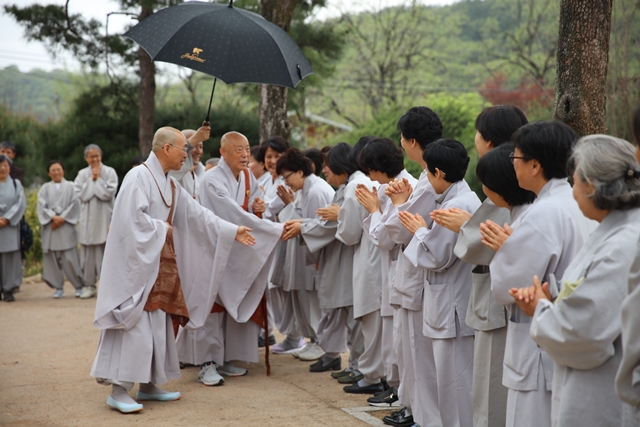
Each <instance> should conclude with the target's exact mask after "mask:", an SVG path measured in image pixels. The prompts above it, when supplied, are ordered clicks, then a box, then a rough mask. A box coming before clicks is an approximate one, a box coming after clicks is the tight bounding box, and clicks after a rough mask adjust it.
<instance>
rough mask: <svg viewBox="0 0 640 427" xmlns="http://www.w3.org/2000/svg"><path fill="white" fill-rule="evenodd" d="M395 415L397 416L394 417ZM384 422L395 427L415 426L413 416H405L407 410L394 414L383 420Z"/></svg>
mask: <svg viewBox="0 0 640 427" xmlns="http://www.w3.org/2000/svg"><path fill="white" fill-rule="evenodd" d="M394 414H395V415H394ZM382 422H383V423H385V424H386V425H389V426H394V427H411V426H412V425H413V416H411V415H409V416H405V410H404V409H402V410H401V411H398V412H393V413H391V415H387V416H385V417H384V418H383V419H382Z"/></svg>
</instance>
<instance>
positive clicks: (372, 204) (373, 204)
mask: <svg viewBox="0 0 640 427" xmlns="http://www.w3.org/2000/svg"><path fill="white" fill-rule="evenodd" d="M356 198H357V199H358V202H360V204H361V205H362V207H364V208H365V210H366V211H367V212H369V213H370V214H372V213H375V212H380V199H378V190H377V189H376V188H375V187H373V190H371V191H369V189H368V188H367V186H366V185H364V184H358V186H357V187H356Z"/></svg>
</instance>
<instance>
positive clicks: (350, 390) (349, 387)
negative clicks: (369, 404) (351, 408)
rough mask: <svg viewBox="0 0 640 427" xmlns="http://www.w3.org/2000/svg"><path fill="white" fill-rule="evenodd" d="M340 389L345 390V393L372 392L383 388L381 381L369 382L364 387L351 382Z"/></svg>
mask: <svg viewBox="0 0 640 427" xmlns="http://www.w3.org/2000/svg"><path fill="white" fill-rule="evenodd" d="M342 389H343V390H344V391H345V393H354V394H374V393H377V392H379V391H383V390H384V388H383V386H382V383H378V384H369V385H366V386H364V387H361V386H359V385H358V383H353V384H351V385H347V386H344V387H343V388H342Z"/></svg>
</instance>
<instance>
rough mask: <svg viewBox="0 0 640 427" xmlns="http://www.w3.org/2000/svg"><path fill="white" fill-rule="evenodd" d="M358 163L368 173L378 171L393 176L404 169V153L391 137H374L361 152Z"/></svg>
mask: <svg viewBox="0 0 640 427" xmlns="http://www.w3.org/2000/svg"><path fill="white" fill-rule="evenodd" d="M358 164H359V165H360V170H361V171H362V172H364V173H365V174H367V175H369V173H370V171H377V172H382V173H384V174H386V175H387V176H388V177H389V178H393V177H396V176H398V174H399V173H400V172H402V170H403V169H404V154H403V152H402V149H401V148H400V147H398V146H397V145H396V144H394V143H393V141H391V140H390V139H389V138H374V139H372V140H371V141H369V143H368V144H367V145H366V146H365V147H364V148H363V150H362V151H361V152H360V158H359V159H358Z"/></svg>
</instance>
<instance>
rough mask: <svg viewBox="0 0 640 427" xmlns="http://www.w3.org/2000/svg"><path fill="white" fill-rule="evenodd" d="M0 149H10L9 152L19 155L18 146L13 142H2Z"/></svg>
mask: <svg viewBox="0 0 640 427" xmlns="http://www.w3.org/2000/svg"><path fill="white" fill-rule="evenodd" d="M0 148H5V149H9V150H12V151H13V152H14V153H17V151H16V145H15V144H14V143H13V142H11V141H2V142H0Z"/></svg>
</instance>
